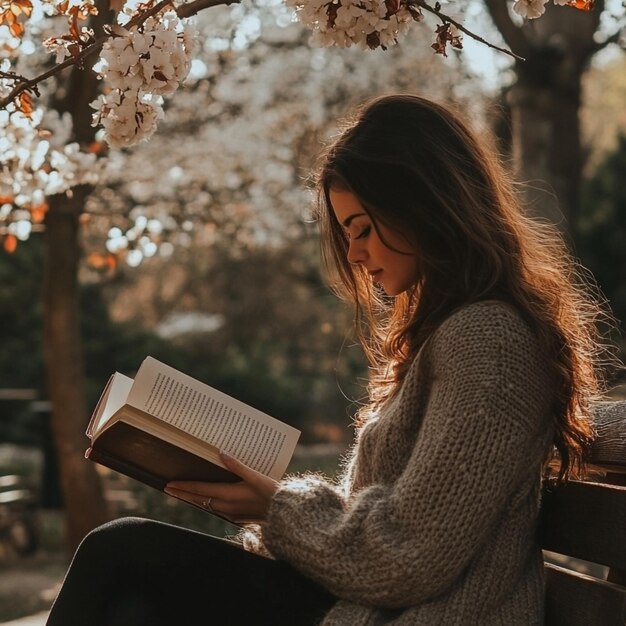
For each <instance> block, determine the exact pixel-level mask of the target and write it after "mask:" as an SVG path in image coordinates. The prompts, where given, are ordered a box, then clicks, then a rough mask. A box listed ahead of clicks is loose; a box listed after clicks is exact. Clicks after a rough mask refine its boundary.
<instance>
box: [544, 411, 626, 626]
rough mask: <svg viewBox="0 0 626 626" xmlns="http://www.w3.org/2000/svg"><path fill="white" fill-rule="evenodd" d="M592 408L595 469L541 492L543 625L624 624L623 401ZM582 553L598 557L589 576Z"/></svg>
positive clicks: (625, 462) (625, 480)
mask: <svg viewBox="0 0 626 626" xmlns="http://www.w3.org/2000/svg"><path fill="white" fill-rule="evenodd" d="M594 412H595V418H596V430H597V433H598V437H597V439H596V441H595V442H594V445H593V450H592V454H591V459H590V460H591V464H592V475H591V476H590V477H589V478H588V479H587V480H585V481H570V482H569V483H567V484H566V485H564V486H562V487H559V488H556V489H554V488H553V489H550V488H547V489H546V490H545V492H544V499H543V505H542V514H541V521H540V529H539V530H540V541H541V545H542V547H543V549H544V551H545V552H544V554H545V557H546V562H545V567H546V574H547V586H546V621H545V625H546V626H579V625H580V626H624V625H625V624H626V401H612V402H602V403H599V404H598V405H597V406H596V407H595V410H594ZM558 555H562V556H561V557H560V558H556V559H555V558H554V557H555V556H558ZM563 559H569V560H566V561H565V563H563V562H562V561H563ZM580 560H582V562H590V563H591V564H596V565H592V566H591V568H590V569H591V571H593V573H594V575H589V574H583V573H580V572H581V570H582V569H583V568H582V567H580V566H581V564H582V563H581V561H580ZM557 561H560V564H559V565H556V564H555V563H556V562H557ZM604 573H606V576H604V575H603V574H604Z"/></svg>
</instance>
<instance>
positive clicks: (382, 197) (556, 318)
mask: <svg viewBox="0 0 626 626" xmlns="http://www.w3.org/2000/svg"><path fill="white" fill-rule="evenodd" d="M316 187H317V191H318V202H317V218H318V220H319V222H320V227H321V242H322V261H323V266H324V269H325V271H326V277H327V280H328V282H329V285H330V287H331V288H332V289H333V291H335V293H337V295H339V296H340V297H342V298H344V299H347V300H348V301H350V302H352V303H354V304H355V323H356V329H357V334H358V336H359V339H360V342H361V344H362V346H363V348H364V350H365V354H366V356H367V359H368V362H369V365H370V371H371V376H370V381H369V392H370V404H369V405H368V406H366V407H363V408H362V410H361V411H360V412H359V415H360V417H361V419H362V418H363V415H365V414H366V413H367V409H372V408H373V407H375V406H377V405H378V404H379V403H381V402H383V401H385V400H386V399H387V398H388V397H390V396H391V395H393V393H394V392H395V391H396V390H397V389H398V387H399V385H400V383H401V382H402V380H403V379H404V376H405V375H406V372H407V370H408V368H409V366H410V364H411V362H412V361H413V360H414V358H415V356H416V355H417V352H418V351H419V349H420V347H421V346H422V344H423V343H424V342H425V341H426V339H427V338H428V337H429V336H430V335H431V333H432V332H433V330H435V329H436V328H437V327H438V326H439V325H440V324H441V323H442V322H443V321H444V319H445V318H446V317H448V316H449V315H450V314H451V313H452V312H453V311H454V310H456V309H457V308H459V307H461V306H464V305H466V304H469V303H472V302H476V301H480V300H485V299H498V300H502V301H505V302H508V303H510V304H511V305H513V306H514V307H515V308H516V309H517V310H518V311H519V312H520V313H521V314H522V316H523V317H524V319H525V320H526V321H527V323H528V324H529V325H530V327H531V328H532V329H533V331H534V332H535V334H536V336H537V337H538V340H539V342H540V344H541V346H542V348H543V349H544V350H545V353H546V354H547V355H548V358H549V361H550V369H551V370H552V374H553V378H552V379H553V380H554V381H555V399H554V406H553V415H554V429H555V431H554V432H555V435H554V450H553V452H554V458H552V461H553V463H554V462H555V459H556V463H557V467H558V479H559V480H565V479H567V478H568V477H574V476H579V475H581V474H582V472H583V469H584V458H585V453H586V452H587V450H588V446H589V444H590V442H591V440H592V438H593V424H592V420H591V415H590V403H591V401H592V400H593V399H595V398H597V397H599V396H600V395H601V394H602V393H603V392H604V391H605V383H604V378H603V374H602V371H603V369H602V364H603V363H606V347H605V346H604V345H603V342H602V338H601V333H600V332H599V328H598V323H599V321H600V320H605V319H609V317H608V316H607V315H608V314H607V312H606V311H605V310H604V308H603V306H602V304H601V299H600V298H599V297H598V296H597V294H598V291H597V289H596V288H595V287H594V284H593V282H592V281H591V280H590V278H589V277H588V276H586V275H585V273H584V272H583V271H581V268H580V267H579V266H578V265H577V263H576V262H575V261H574V259H573V257H572V256H571V254H570V253H569V251H568V248H567V245H566V244H565V242H564V240H563V238H562V237H561V236H560V234H559V233H558V231H557V230H556V228H554V227H553V226H550V225H547V224H544V223H541V222H539V221H537V220H533V219H532V218H530V217H528V216H527V215H526V214H525V211H524V207H523V203H522V201H521V199H520V197H519V194H518V193H517V188H516V185H515V183H514V182H513V180H512V179H511V177H510V176H509V175H508V174H507V172H506V170H505V168H504V167H503V166H502V164H501V162H500V160H499V158H498V155H497V153H496V150H495V149H494V148H493V147H492V142H491V141H490V140H489V139H487V136H486V135H484V134H483V133H482V132H481V135H480V137H479V136H478V135H477V134H475V133H474V132H472V131H471V130H470V128H469V126H468V125H467V124H466V123H464V121H463V120H462V119H461V116H460V115H459V114H458V113H456V112H454V111H453V110H452V109H451V108H450V107H448V106H443V105H442V104H438V103H436V102H433V101H431V100H428V99H425V98H422V97H419V96H416V95H409V94H396V95H390V96H383V97H379V98H377V99H374V100H372V101H370V102H369V103H366V104H365V105H364V106H363V107H361V108H360V109H358V110H357V111H356V114H355V116H354V117H353V118H352V119H350V120H347V121H346V122H345V126H344V128H343V130H342V132H341V134H340V135H339V137H338V138H337V139H336V140H335V141H334V142H333V143H332V144H331V145H330V146H329V147H328V148H327V150H326V151H325V152H324V153H323V154H322V158H321V162H320V166H319V168H318V172H317V178H316ZM331 189H338V190H348V191H350V192H352V193H353V194H354V195H355V196H356V197H357V198H358V199H359V201H360V202H361V204H362V205H363V208H364V209H365V210H366V211H367V213H368V214H369V215H370V217H371V219H372V222H373V224H374V226H376V225H379V224H385V225H386V226H387V227H389V228H392V229H395V230H397V231H399V232H400V233H402V234H403V235H404V236H405V238H407V239H408V240H410V241H412V242H414V244H415V252H416V256H417V266H418V280H417V282H416V284H415V285H414V287H413V288H412V289H410V290H409V291H408V292H405V293H403V294H401V295H399V296H396V297H393V298H390V297H388V296H386V295H385V294H383V293H382V292H381V291H380V290H379V288H378V287H376V286H374V285H373V284H372V281H371V279H370V277H369V276H368V275H367V273H366V272H365V270H364V268H362V267H360V266H359V265H351V264H350V263H349V262H348V261H347V251H348V241H347V238H346V235H345V233H344V231H343V229H342V228H341V226H340V224H339V223H338V222H337V219H336V218H335V215H334V212H333V210H332V206H331V202H330V197H329V192H330V190H331Z"/></svg>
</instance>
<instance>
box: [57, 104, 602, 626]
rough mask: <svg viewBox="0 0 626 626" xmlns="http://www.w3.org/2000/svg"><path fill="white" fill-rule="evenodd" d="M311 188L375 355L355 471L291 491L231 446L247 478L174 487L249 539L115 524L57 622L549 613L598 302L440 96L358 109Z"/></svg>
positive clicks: (70, 587) (75, 568) (509, 617)
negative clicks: (542, 533)
mask: <svg viewBox="0 0 626 626" xmlns="http://www.w3.org/2000/svg"><path fill="white" fill-rule="evenodd" d="M318 190H319V207H318V208H319V220H320V224H321V232H322V245H323V258H324V261H325V266H326V268H327V270H328V275H329V276H328V277H329V281H330V283H331V284H332V285H333V287H334V288H336V290H337V291H338V292H339V294H340V295H341V296H344V297H346V298H348V299H349V300H350V301H352V302H353V303H355V305H356V325H357V330H358V332H359V336H360V338H361V341H362V344H363V346H364V348H365V351H366V354H367V356H368V359H369V362H370V365H371V378H370V402H369V403H368V405H367V406H364V407H363V408H362V409H361V411H360V412H359V415H358V426H359V427H358V430H357V437H356V442H355V445H354V447H353V449H352V453H351V455H350V458H349V462H348V463H347V464H346V468H345V472H344V475H343V480H342V481H341V484H334V483H331V482H329V481H327V480H324V479H323V478H321V477H318V476H301V477H288V478H286V479H284V480H283V481H281V482H280V483H277V482H275V481H273V480H271V479H269V478H267V477H263V476H261V475H259V474H257V473H256V472H254V471H252V470H251V469H249V468H247V467H245V466H244V465H242V464H241V463H239V462H238V461H237V460H235V459H233V458H230V457H228V456H227V455H224V456H223V460H224V463H225V465H226V466H227V467H228V468H230V469H231V470H233V471H234V472H236V473H237V474H239V475H240V476H241V478H242V479H243V480H242V482H240V483H237V484H234V485H225V484H202V483H190V482H182V483H171V484H170V485H168V492H169V493H171V494H172V495H174V496H176V497H179V498H182V499H185V500H189V501H192V502H195V503H204V504H205V506H208V507H210V508H211V509H212V510H214V511H215V512H217V513H218V514H220V515H223V516H225V517H227V518H229V519H232V520H234V521H237V522H256V523H258V526H255V527H251V529H250V531H249V532H248V533H247V534H246V535H245V537H244V541H243V543H244V544H245V546H246V548H247V549H248V550H246V551H244V550H241V549H240V547H239V546H238V545H237V546H233V544H232V543H231V542H226V541H223V540H216V539H214V538H210V537H206V536H204V535H199V534H197V533H191V532H189V531H185V530H182V529H176V528H173V527H170V526H165V525H162V524H158V523H156V522H150V521H145V520H121V521H118V522H114V523H113V524H110V525H106V526H105V527H103V528H101V529H98V530H97V531H95V532H93V533H91V534H90V535H89V536H88V537H87V538H86V540H85V541H84V542H83V544H82V545H81V547H80V549H79V550H78V552H77V555H76V557H75V559H74V562H73V564H72V566H71V568H70V570H69V572H68V575H67V578H66V581H65V583H64V585H63V588H62V590H61V592H60V594H59V597H58V599H57V601H56V603H55V606H54V607H53V610H52V612H51V617H50V620H49V622H48V623H49V624H50V625H57V624H69V623H85V624H90V625H94V624H115V625H119V624H125V623H129V624H130V623H132V624H134V625H135V626H139V625H141V624H146V625H147V624H151V625H152V624H173V623H176V624H196V623H198V624H202V623H206V624H209V623H213V622H214V621H215V622H216V623H217V621H218V620H216V619H215V618H216V617H217V616H218V615H225V616H226V618H225V619H221V620H219V623H227V624H242V625H247V624H272V625H277V624H290V625H297V624H323V625H324V626H329V625H334V624H340V625H344V624H345V625H350V626H355V625H358V624H387V623H393V624H395V625H404V624H407V625H408V624H411V625H416V624H423V625H428V626H431V625H432V624H446V625H453V624H463V625H468V624H480V625H481V626H488V625H492V624H493V625H495V624H499V625H504V624H506V626H515V625H517V624H519V625H522V624H524V625H528V624H540V623H542V619H543V616H542V614H543V564H542V556H541V551H540V549H539V547H538V545H537V544H536V542H535V529H536V523H537V517H538V512H539V502H540V493H541V486H542V480H543V478H544V476H545V469H546V467H547V466H548V463H549V462H552V463H553V464H554V461H555V460H556V462H557V467H558V476H559V478H560V479H561V480H564V479H567V477H568V476H571V475H575V474H576V473H577V472H579V471H580V470H581V469H582V467H583V462H584V453H585V450H586V448H587V445H588V443H589V442H590V440H591V438H592V434H593V433H592V427H591V423H590V418H589V408H588V407H589V401H590V400H591V399H592V398H594V397H596V396H597V395H598V394H599V393H600V392H601V391H602V389H601V387H602V381H601V378H600V374H599V372H600V369H599V363H600V356H601V354H600V346H601V342H600V341H599V340H598V337H597V335H596V326H595V323H596V319H597V316H598V314H599V312H600V310H599V308H598V306H597V305H596V304H595V301H594V299H593V298H592V297H591V296H590V295H589V294H588V292H587V291H586V290H585V288H584V287H583V286H582V284H583V283H582V282H580V281H578V280H577V279H576V280H574V279H573V277H574V276H576V272H575V268H574V264H573V262H572V260H571V258H570V256H569V255H568V254H567V252H566V249H565V247H564V245H563V244H562V242H561V240H560V239H559V238H558V236H557V235H556V233H555V232H554V231H553V230H552V229H550V228H548V227H546V226H540V225H538V224H537V223H534V222H533V221H531V220H530V219H529V218H527V217H525V216H524V215H523V211H522V208H521V206H520V202H519V200H518V198H517V196H516V194H515V193H514V191H513V185H512V183H511V181H510V180H509V179H508V177H507V176H506V175H505V173H504V171H503V169H502V168H501V166H500V165H499V163H498V161H497V159H496V157H495V156H494V154H493V151H492V149H491V147H490V146H489V145H487V144H486V143H485V142H484V141H482V140H480V139H479V138H478V137H477V136H476V135H475V134H473V133H472V132H471V131H470V130H469V129H468V127H467V126H466V125H465V124H464V123H463V122H462V121H461V119H460V117H459V116H458V115H456V114H455V113H453V112H452V111H451V110H450V109H449V108H446V107H444V106H442V105H439V104H437V103H435V102H432V101H430V100H427V99H424V98H421V97H417V96H413V95H393V96H387V97H382V98H378V99H376V100H374V101H372V102H370V103H369V104H367V105H366V106H364V107H363V108H362V109H360V110H359V111H358V112H357V115H356V117H355V119H354V120H353V121H351V122H350V123H349V124H348V125H347V126H346V128H345V129H344V130H343V132H342V134H341V135H340V137H339V138H338V139H337V140H336V141H335V143H334V144H333V145H332V146H331V147H330V148H329V150H328V151H327V152H326V154H325V155H324V156H323V159H322V163H321V167H320V171H319V178H318ZM255 528H256V532H253V531H254V529H255ZM254 552H257V553H261V554H254ZM268 556H269V557H270V558H268ZM94 590H96V591H94ZM79 618H81V619H82V621H80V620H79V621H76V620H77V619H79ZM125 620H126V621H125Z"/></svg>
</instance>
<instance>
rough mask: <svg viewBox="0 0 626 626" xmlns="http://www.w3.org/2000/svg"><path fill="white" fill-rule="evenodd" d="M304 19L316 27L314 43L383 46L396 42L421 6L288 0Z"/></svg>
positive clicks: (375, 0)
mask: <svg viewBox="0 0 626 626" xmlns="http://www.w3.org/2000/svg"><path fill="white" fill-rule="evenodd" d="M286 4H287V6H290V7H292V8H293V9H295V12H296V17H297V18H298V20H299V21H300V22H302V23H303V24H304V25H305V26H307V27H308V28H310V29H311V30H312V36H311V44H312V45H316V46H328V47H329V46H339V47H341V48H347V47H349V46H352V45H357V46H359V47H360V48H363V49H365V48H371V49H374V48H378V47H380V48H382V49H383V50H385V49H386V48H388V47H389V46H391V45H393V44H396V43H397V42H398V41H399V40H400V38H401V37H403V36H404V35H406V33H407V31H408V30H409V27H410V25H411V24H412V23H413V22H414V21H421V20H422V19H423V15H422V13H421V11H420V10H419V8H417V7H414V6H413V5H411V4H410V3H408V2H405V1H403V0H332V1H331V2H328V0H286Z"/></svg>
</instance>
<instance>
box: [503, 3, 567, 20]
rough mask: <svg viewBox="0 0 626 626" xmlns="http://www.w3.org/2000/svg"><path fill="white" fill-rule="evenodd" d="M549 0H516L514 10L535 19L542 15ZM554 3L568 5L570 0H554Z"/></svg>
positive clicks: (525, 16) (529, 18)
mask: <svg viewBox="0 0 626 626" xmlns="http://www.w3.org/2000/svg"><path fill="white" fill-rule="evenodd" d="M547 2H548V0H515V3H514V4H513V10H514V11H515V12H516V13H517V14H518V15H521V16H522V17H524V18H526V19H528V20H533V19H536V18H538V17H541V16H542V15H543V14H544V13H545V11H546V4H547ZM553 2H554V4H557V5H561V6H562V5H566V4H569V3H570V0H553Z"/></svg>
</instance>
